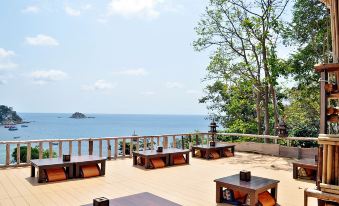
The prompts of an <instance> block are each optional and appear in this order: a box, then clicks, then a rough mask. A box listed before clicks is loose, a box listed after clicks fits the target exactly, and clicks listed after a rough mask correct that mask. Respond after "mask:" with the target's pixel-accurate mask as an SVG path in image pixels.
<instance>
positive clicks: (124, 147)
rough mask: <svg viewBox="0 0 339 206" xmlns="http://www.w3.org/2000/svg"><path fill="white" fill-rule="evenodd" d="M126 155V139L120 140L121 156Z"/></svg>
mask: <svg viewBox="0 0 339 206" xmlns="http://www.w3.org/2000/svg"><path fill="white" fill-rule="evenodd" d="M125 155H126V139H123V140H122V156H123V157H125Z"/></svg>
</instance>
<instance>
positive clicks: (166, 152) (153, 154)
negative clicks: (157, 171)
mask: <svg viewBox="0 0 339 206" xmlns="http://www.w3.org/2000/svg"><path fill="white" fill-rule="evenodd" d="M189 152H190V150H188V149H187V150H182V149H176V148H171V149H163V151H162V152H157V151H156V150H146V151H134V152H133V165H137V164H138V157H143V158H145V168H146V169H149V168H150V159H152V158H165V165H166V166H171V165H173V156H174V155H179V154H185V157H186V163H187V164H189Z"/></svg>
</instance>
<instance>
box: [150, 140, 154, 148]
mask: <svg viewBox="0 0 339 206" xmlns="http://www.w3.org/2000/svg"><path fill="white" fill-rule="evenodd" d="M151 150H154V137H151Z"/></svg>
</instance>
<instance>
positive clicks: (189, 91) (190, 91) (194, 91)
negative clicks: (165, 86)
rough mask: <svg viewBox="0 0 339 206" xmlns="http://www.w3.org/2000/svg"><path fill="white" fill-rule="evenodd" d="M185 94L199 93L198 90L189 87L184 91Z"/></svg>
mask: <svg viewBox="0 0 339 206" xmlns="http://www.w3.org/2000/svg"><path fill="white" fill-rule="evenodd" d="M186 93H187V94H200V92H199V91H198V90H194V89H189V90H187V91H186Z"/></svg>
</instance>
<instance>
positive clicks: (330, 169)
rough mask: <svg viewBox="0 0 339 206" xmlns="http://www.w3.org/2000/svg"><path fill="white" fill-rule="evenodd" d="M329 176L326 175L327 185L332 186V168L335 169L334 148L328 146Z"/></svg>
mask: <svg viewBox="0 0 339 206" xmlns="http://www.w3.org/2000/svg"><path fill="white" fill-rule="evenodd" d="M327 147H328V149H327V163H326V165H327V175H326V183H327V184H331V181H332V167H333V146H332V145H328V146H327Z"/></svg>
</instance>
